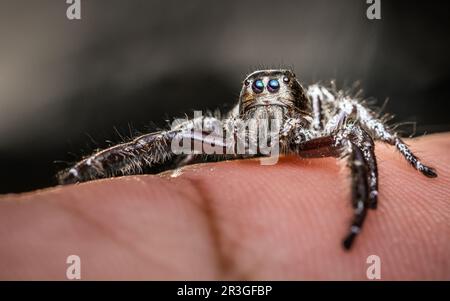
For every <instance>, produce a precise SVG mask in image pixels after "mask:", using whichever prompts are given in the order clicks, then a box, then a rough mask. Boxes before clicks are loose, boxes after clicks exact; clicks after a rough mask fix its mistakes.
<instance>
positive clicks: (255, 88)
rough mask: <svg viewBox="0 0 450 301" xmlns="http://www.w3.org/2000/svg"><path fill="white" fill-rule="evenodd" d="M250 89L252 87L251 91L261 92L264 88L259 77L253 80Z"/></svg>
mask: <svg viewBox="0 0 450 301" xmlns="http://www.w3.org/2000/svg"><path fill="white" fill-rule="evenodd" d="M252 89H253V92H255V93H261V92H262V91H263V90H264V83H263V81H262V80H260V79H257V80H255V81H254V82H253V85H252Z"/></svg>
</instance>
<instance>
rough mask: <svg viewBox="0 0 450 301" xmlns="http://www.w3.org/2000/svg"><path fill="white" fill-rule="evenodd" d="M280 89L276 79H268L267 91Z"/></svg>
mask: <svg viewBox="0 0 450 301" xmlns="http://www.w3.org/2000/svg"><path fill="white" fill-rule="evenodd" d="M278 89H280V83H279V82H278V80H276V79H271V80H269V83H268V84H267V90H269V92H276V91H278Z"/></svg>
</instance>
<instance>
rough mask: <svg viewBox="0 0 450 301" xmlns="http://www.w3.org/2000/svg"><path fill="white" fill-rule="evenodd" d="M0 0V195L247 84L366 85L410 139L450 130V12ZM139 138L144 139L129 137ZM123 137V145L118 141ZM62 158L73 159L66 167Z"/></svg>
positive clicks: (407, 6) (350, 0) (403, 7)
mask: <svg viewBox="0 0 450 301" xmlns="http://www.w3.org/2000/svg"><path fill="white" fill-rule="evenodd" d="M81 4H82V12H81V15H82V19H81V20H74V21H71V20H68V19H67V18H66V9H67V7H68V4H66V3H65V1H64V0H40V1H18V0H14V1H13V0H11V1H5V0H3V1H0V166H1V169H2V172H1V178H0V192H1V193H3V192H19V191H26V190H31V189H34V188H38V187H45V186H50V185H53V184H55V180H54V174H55V173H56V171H58V170H59V169H61V168H64V167H66V166H68V164H70V163H71V162H74V161H76V160H78V159H80V158H81V157H82V156H83V155H86V154H88V153H90V152H91V151H92V150H93V149H95V148H97V147H105V146H108V145H109V144H110V143H114V142H119V141H121V140H122V138H121V137H120V136H121V135H123V136H130V135H133V134H136V132H138V131H140V132H145V131H149V130H155V129H156V128H159V127H164V126H165V125H166V124H167V121H166V120H170V119H172V118H174V117H180V116H184V113H187V114H188V115H192V112H193V110H194V109H200V110H204V109H211V110H214V109H216V108H219V109H221V110H223V111H225V110H227V109H229V108H230V107H231V106H232V105H233V104H234V103H235V102H236V100H237V97H238V93H239V90H240V84H241V81H242V79H243V78H244V76H245V74H246V73H248V72H250V71H253V70H254V69H258V68H269V67H270V68H278V67H284V68H286V67H287V68H292V69H294V71H295V72H296V74H297V76H298V77H299V78H300V79H301V80H302V81H303V82H304V83H306V84H308V83H312V82H315V81H318V80H321V81H328V80H330V79H336V80H337V83H338V85H339V86H340V87H345V86H348V85H350V84H351V83H353V82H354V81H358V80H359V81H361V87H362V88H363V89H364V91H365V95H366V96H371V97H374V98H376V99H378V104H379V105H381V104H382V103H383V101H384V100H385V99H386V98H388V97H389V99H390V101H389V102H388V104H387V107H386V111H388V112H390V113H393V114H395V115H396V118H395V119H394V121H395V122H416V123H417V129H416V130H415V131H414V128H413V127H412V126H411V125H409V126H408V125H405V126H403V127H402V130H403V131H404V132H405V133H406V134H412V133H416V135H421V134H423V133H425V132H426V133H431V132H439V131H446V130H450V118H449V111H448V102H449V94H450V93H449V81H450V71H449V66H450V62H449V60H450V56H449V53H450V51H449V50H450V47H449V43H448V42H449V41H448V36H449V30H448V28H449V23H450V22H449V17H448V16H449V12H450V10H449V6H448V5H447V4H446V2H444V1H442V2H439V1H386V0H382V1H381V16H382V19H381V20H368V19H367V18H366V9H367V7H368V5H367V4H366V1H365V0H347V1H333V0H330V1H323V0H321V1H317V0H315V1H313V0H311V1H262V0H259V1H194V0H189V1H137V0H135V1H111V0H110V1H100V0H82V1H81ZM130 129H131V130H130ZM117 132H118V133H120V134H118V133H117ZM59 161H61V162H59Z"/></svg>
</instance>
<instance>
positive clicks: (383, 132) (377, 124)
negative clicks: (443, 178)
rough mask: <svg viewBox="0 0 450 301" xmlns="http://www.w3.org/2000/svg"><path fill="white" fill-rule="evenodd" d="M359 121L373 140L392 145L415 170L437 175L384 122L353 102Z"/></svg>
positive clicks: (430, 175)
mask: <svg viewBox="0 0 450 301" xmlns="http://www.w3.org/2000/svg"><path fill="white" fill-rule="evenodd" d="M355 106H356V109H357V114H358V117H359V121H360V122H361V124H362V126H363V127H364V128H365V129H366V130H367V131H368V132H369V133H370V134H371V136H372V137H373V139H374V140H380V141H383V142H386V143H388V144H390V145H393V146H395V147H396V148H397V150H398V151H399V152H400V153H401V154H402V155H403V157H404V158H405V159H406V161H408V162H409V164H411V166H412V167H414V168H415V169H416V170H418V171H420V172H421V173H422V174H423V175H425V176H427V177H429V178H435V177H437V173H436V170H435V169H434V168H432V167H429V166H427V165H425V164H423V163H422V162H421V161H420V160H419V158H418V157H417V156H416V155H414V153H413V152H412V151H411V150H410V149H409V147H408V146H407V145H406V144H405V142H403V140H402V139H401V138H399V137H398V136H397V135H396V134H395V133H393V132H392V131H391V130H390V129H388V128H387V127H386V126H385V124H384V123H383V122H382V121H381V120H380V119H378V118H376V117H375V116H374V114H373V113H372V112H371V111H370V110H369V109H367V108H366V107H365V106H363V105H362V104H360V103H356V104H355Z"/></svg>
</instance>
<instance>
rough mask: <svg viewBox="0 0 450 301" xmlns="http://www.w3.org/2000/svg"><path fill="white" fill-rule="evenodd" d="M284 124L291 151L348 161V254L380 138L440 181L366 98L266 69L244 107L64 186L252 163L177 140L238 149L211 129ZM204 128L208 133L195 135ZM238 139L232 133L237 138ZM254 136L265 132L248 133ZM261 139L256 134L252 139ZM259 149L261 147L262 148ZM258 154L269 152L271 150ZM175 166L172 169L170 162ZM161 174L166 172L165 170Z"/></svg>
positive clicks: (127, 151) (281, 133)
mask: <svg viewBox="0 0 450 301" xmlns="http://www.w3.org/2000/svg"><path fill="white" fill-rule="evenodd" d="M252 119H255V120H258V122H260V121H261V120H264V119H274V120H278V121H279V122H280V124H281V126H280V128H279V129H278V132H277V133H278V137H279V139H277V140H276V141H279V144H280V146H281V148H280V149H281V150H282V151H283V153H285V154H297V155H300V156H304V157H324V156H336V157H340V158H343V159H345V160H346V162H347V165H348V167H349V169H350V173H351V181H352V196H351V201H352V206H353V209H354V218H353V221H352V223H351V225H350V230H349V233H348V235H347V236H346V237H345V239H344V241H343V245H344V247H345V248H346V249H349V248H350V247H351V245H352V243H353V241H354V238H355V237H356V235H357V234H358V233H359V232H360V230H361V227H362V225H363V222H364V219H365V217H366V215H367V210H368V209H370V208H372V209H375V208H376V207H377V200H378V172H377V163H376V157H375V150H374V148H375V145H374V141H375V140H378V141H382V142H386V143H388V144H391V145H393V146H395V147H396V148H397V149H398V151H399V152H400V153H401V154H402V155H403V156H404V158H405V159H406V160H407V161H408V162H409V163H410V164H411V165H412V167H414V168H415V169H417V170H418V171H420V172H421V173H422V174H424V175H425V176H427V177H436V176H437V174H436V172H435V171H434V169H432V168H430V167H428V166H426V165H424V164H422V162H421V161H420V160H419V159H418V158H417V157H416V156H415V155H414V154H413V153H412V152H411V150H410V149H409V148H408V146H407V145H406V144H405V143H404V142H403V141H402V140H401V139H400V138H399V137H398V136H397V134H396V133H394V132H393V131H391V130H390V129H389V128H388V127H387V126H386V125H385V124H384V122H383V121H382V120H381V119H380V118H379V116H378V114H376V113H374V112H373V111H372V110H370V109H369V108H368V107H366V106H365V105H364V104H363V102H361V100H360V99H358V98H357V97H355V96H351V95H348V94H346V93H344V92H343V91H337V90H336V89H335V88H332V89H329V88H327V87H325V86H322V85H317V84H315V85H311V86H309V87H308V88H307V89H304V88H303V87H302V86H301V85H300V83H299V82H298V80H297V78H296V77H295V75H294V73H293V72H292V71H290V70H259V71H255V72H253V73H251V74H250V75H248V76H247V77H246V78H245V80H244V82H243V84H242V89H241V94H240V97H239V103H238V104H237V105H236V107H235V108H234V109H233V110H232V111H231V112H230V113H229V114H228V115H227V117H226V118H225V119H223V120H218V119H217V118H214V117H211V116H202V117H197V118H194V119H192V120H187V121H185V122H182V123H181V124H177V125H176V126H174V127H172V129H170V130H167V131H161V132H156V133H150V134H146V135H142V136H139V137H137V138H135V139H133V140H132V141H129V142H127V143H123V144H118V145H116V146H113V147H110V148H108V149H105V150H102V151H99V152H97V153H94V154H93V155H91V156H89V157H87V158H85V159H83V160H82V161H80V162H78V163H77V164H75V165H74V166H73V167H71V168H70V169H67V170H65V171H62V172H60V173H59V174H58V180H59V182H60V183H61V184H69V183H75V182H84V181H89V180H93V179H98V178H105V177H112V176H116V175H128V174H137V173H142V172H143V171H144V170H145V171H147V170H148V169H149V168H158V167H161V166H162V165H163V164H167V163H168V162H172V163H174V164H175V165H176V164H187V163H193V162H196V160H198V158H203V159H205V158H206V159H208V160H215V161H217V160H223V159H233V158H245V157H248V155H247V156H246V154H240V153H236V152H231V153H228V152H227V153H226V154H227V155H223V154H217V155H211V154H209V155H208V156H206V157H205V156H203V155H202V154H198V153H194V154H189V155H186V154H178V153H176V152H174V151H173V149H171V142H172V140H173V139H174V138H175V137H179V136H182V137H183V138H185V139H189V140H190V141H195V142H201V143H203V145H210V146H213V145H214V146H217V145H219V146H220V147H223V149H226V150H230V149H231V150H233V151H234V150H236V145H235V144H236V143H237V142H236V141H235V140H227V139H223V138H217V137H216V138H217V139H213V138H214V137H215V135H216V133H217V132H216V131H215V130H212V129H211V127H210V126H208V125H211V124H221V125H222V127H223V128H224V129H225V128H226V129H230V128H231V130H232V131H235V133H234V134H235V135H234V136H237V131H238V128H239V126H238V125H239V124H241V123H242V122H244V123H245V122H248V121H249V120H252ZM198 126H200V127H201V129H202V131H201V132H200V133H199V132H196V131H195V130H194V129H196V128H197V127H198ZM232 134H233V133H232ZM248 134H249V135H259V132H258V133H257V132H252V131H248ZM250 138H254V137H250ZM258 151H259V148H258ZM251 155H252V156H254V155H256V156H262V155H266V154H264V153H260V152H258V153H256V154H251ZM167 166H170V165H167ZM158 170H160V168H159V169H158Z"/></svg>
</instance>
